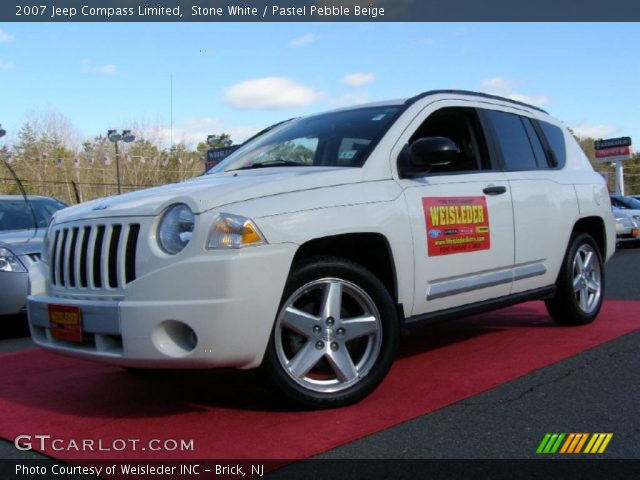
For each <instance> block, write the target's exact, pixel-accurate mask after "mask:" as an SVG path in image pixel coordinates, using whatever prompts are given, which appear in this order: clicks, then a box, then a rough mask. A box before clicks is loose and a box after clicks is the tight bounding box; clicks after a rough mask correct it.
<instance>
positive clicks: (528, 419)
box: [0, 248, 640, 459]
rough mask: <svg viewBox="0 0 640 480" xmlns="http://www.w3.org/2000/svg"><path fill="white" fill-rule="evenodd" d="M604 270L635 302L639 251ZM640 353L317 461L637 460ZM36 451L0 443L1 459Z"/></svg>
mask: <svg viewBox="0 0 640 480" xmlns="http://www.w3.org/2000/svg"><path fill="white" fill-rule="evenodd" d="M606 275H607V290H606V297H607V298H608V299H612V300H640V248H637V249H631V248H625V249H622V250H619V251H618V252H617V253H616V254H615V255H614V257H613V258H612V259H611V261H610V262H609V263H608V264H607V269H606ZM639 305H640V303H639ZM638 314H639V315H638V316H639V319H640V311H638ZM30 347H32V344H31V342H30V340H29V338H28V329H27V326H26V320H25V318H24V317H12V318H7V319H4V325H3V328H2V332H1V334H0V352H2V353H7V352H14V351H20V350H23V349H26V348H30ZM639 353H640V331H636V332H634V333H631V334H628V335H625V336H623V337H620V338H618V339H616V340H613V341H611V342H607V343H604V344H602V345H599V346H598V347H596V348H593V349H590V350H587V351H584V352H582V353H580V354H579V355H576V356H573V357H571V358H569V359H567V360H565V361H562V362H559V363H555V364H553V365H551V366H549V367H546V368H543V369H541V370H538V371H536V372H534V373H532V374H530V375H527V376H524V377H521V378H518V379H516V380H514V381H511V382H509V383H506V384H504V385H501V386H499V387H497V388H494V389H491V390H489V391H486V392H484V393H482V394H480V395H476V396H474V397H471V398H467V399H466V400H463V401H461V402H458V403H456V404H454V405H452V406H449V407H447V408H444V409H441V410H438V411H436V412H434V413H431V414H428V415H425V416H422V417H419V418H416V419H414V420H411V421H408V422H405V423H403V424H400V425H397V426H395V427H392V428H389V429H387V430H384V431H382V432H378V433H376V434H374V435H371V436H369V437H366V438H363V439H360V440H357V441H355V442H352V443H350V444H347V445H343V446H341V447H339V448H336V449H334V450H331V451H328V452H326V453H324V454H322V455H320V456H319V458H324V459H344V458H359V459H429V458H436V459H448V458H451V459H454V458H468V459H474V458H478V459H505V458H509V459H525V458H536V453H535V450H536V447H537V445H538V444H539V442H540V440H541V438H542V436H543V435H544V433H545V432H611V433H613V435H614V436H613V440H612V441H611V443H610V445H609V447H608V449H607V453H606V457H607V458H618V459H621V458H625V459H640V416H639V415H638V406H639V405H640V376H639V375H638V372H639V371H640V355H639ZM478 368H482V365H478ZM38 456H39V455H38V454H35V453H32V452H21V451H17V450H16V449H15V448H14V446H13V444H12V443H10V442H6V441H0V458H5V459H27V458H37V457H38Z"/></svg>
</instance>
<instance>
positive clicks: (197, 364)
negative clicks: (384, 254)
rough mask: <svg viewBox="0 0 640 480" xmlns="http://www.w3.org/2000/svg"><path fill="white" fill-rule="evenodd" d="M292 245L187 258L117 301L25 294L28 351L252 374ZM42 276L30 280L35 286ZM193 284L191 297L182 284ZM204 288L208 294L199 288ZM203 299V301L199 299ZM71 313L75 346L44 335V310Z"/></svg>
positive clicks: (266, 336)
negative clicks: (76, 314) (77, 333)
mask: <svg viewBox="0 0 640 480" xmlns="http://www.w3.org/2000/svg"><path fill="white" fill-rule="evenodd" d="M294 253H295V248H294V246H293V245H266V246H262V247H256V248H247V249H243V250H241V251H235V252H225V254H220V255H207V254H204V255H202V256H201V257H197V258H195V259H194V258H190V259H189V261H188V262H178V263H176V264H174V265H172V266H171V267H169V268H165V269H162V270H159V271H157V272H152V273H151V274H149V275H145V276H144V277H141V278H139V279H137V280H135V281H134V282H132V283H131V284H129V285H128V286H127V288H126V289H125V295H124V297H123V298H117V299H88V298H65V297H62V296H51V295H49V294H48V293H47V292H45V291H41V292H37V291H33V292H32V295H31V296H30V297H29V300H28V314H29V324H30V328H31V333H32V336H33V339H34V341H35V343H36V344H38V345H39V346H41V347H43V348H45V349H47V350H51V351H55V352H57V353H60V354H64V355H70V356H74V357H81V358H86V359H90V360H97V361H101V362H106V363H111V364H116V365H121V366H131V367H141V368H210V367H238V368H253V367H257V366H258V365H260V363H261V362H262V357H263V355H264V351H265V349H266V345H267V343H268V340H269V336H270V334H271V329H272V326H273V322H274V319H275V316H276V313H277V309H278V305H279V303H280V298H281V296H282V291H283V289H284V284H285V282H286V278H287V275H288V273H289V265H290V264H291V260H292V258H293V255H294ZM38 275H46V270H44V269H39V271H37V272H34V273H32V284H33V285H43V284H44V282H43V281H42V279H38V278H33V277H38ZM191 282H193V283H194V285H196V284H197V285H198V287H197V288H193V291H194V292H195V293H194V294H192V295H187V294H185V289H184V284H185V283H186V284H189V283H191ZM202 282H204V284H205V285H209V286H210V288H204V289H203V288H202V286H203V284H202ZM203 292H209V293H210V295H206V296H203V295H202V293H203ZM51 304H54V305H66V306H74V307H77V308H78V309H79V310H80V313H81V317H82V331H83V341H82V343H76V342H69V341H62V340H58V339H56V338H54V337H53V336H52V334H51V325H50V322H49V312H48V308H49V307H48V306H49V305H51Z"/></svg>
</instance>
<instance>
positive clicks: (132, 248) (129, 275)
mask: <svg viewBox="0 0 640 480" xmlns="http://www.w3.org/2000/svg"><path fill="white" fill-rule="evenodd" d="M139 233H140V225H138V224H137V223H134V224H132V225H130V226H129V236H128V237H127V250H126V253H125V255H124V256H125V266H124V271H125V278H124V283H125V284H127V283H130V282H133V281H134V280H135V279H136V249H137V248H138V234H139Z"/></svg>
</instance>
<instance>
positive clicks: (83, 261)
mask: <svg viewBox="0 0 640 480" xmlns="http://www.w3.org/2000/svg"><path fill="white" fill-rule="evenodd" d="M90 235H91V227H84V228H83V229H82V242H80V252H79V254H78V260H79V261H78V269H79V275H78V279H79V281H80V286H81V287H82V288H87V287H88V286H89V282H88V280H87V279H88V278H89V277H90V273H88V272H87V268H88V265H89V264H90V263H91V262H87V258H88V255H89V236H90Z"/></svg>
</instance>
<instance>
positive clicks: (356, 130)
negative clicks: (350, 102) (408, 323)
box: [207, 105, 401, 173]
mask: <svg viewBox="0 0 640 480" xmlns="http://www.w3.org/2000/svg"><path fill="white" fill-rule="evenodd" d="M400 108H401V107H400V106H395V105H394V106H384V107H363V108H356V109H353V110H343V111H340V112H333V113H325V114H321V115H314V116H312V117H307V118H300V119H295V120H291V121H289V122H285V123H284V124H282V125H280V126H277V127H275V128H273V129H272V130H270V131H268V132H267V133H264V134H262V135H259V136H257V137H256V138H255V139H254V140H252V141H250V142H248V143H246V144H245V145H243V146H242V147H241V148H240V149H238V150H236V151H235V152H234V153H232V154H231V155H229V156H228V157H227V158H226V159H225V160H224V161H222V162H221V163H220V164H218V165H216V166H215V167H213V168H212V169H211V170H209V171H208V172H207V173H217V172H228V171H231V170H244V169H250V168H263V167H286V166H295V167H307V166H309V167H310V166H315V167H361V166H362V165H363V164H364V162H365V160H366V159H367V156H368V155H369V152H370V151H371V149H372V148H373V147H374V146H375V144H376V143H377V142H378V140H379V139H380V138H381V137H382V135H384V133H385V132H386V131H387V130H388V128H389V127H390V126H391V124H392V123H393V121H394V120H395V119H396V118H397V116H398V114H399V112H400Z"/></svg>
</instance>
